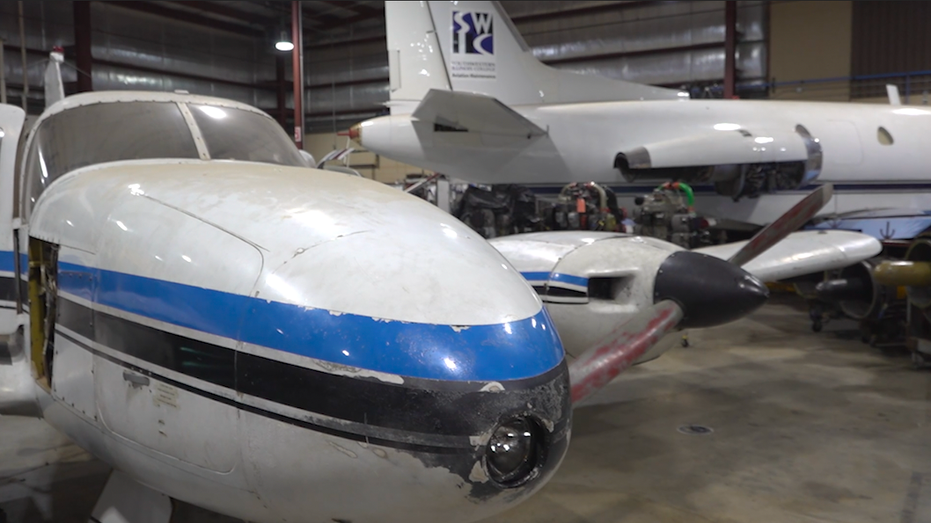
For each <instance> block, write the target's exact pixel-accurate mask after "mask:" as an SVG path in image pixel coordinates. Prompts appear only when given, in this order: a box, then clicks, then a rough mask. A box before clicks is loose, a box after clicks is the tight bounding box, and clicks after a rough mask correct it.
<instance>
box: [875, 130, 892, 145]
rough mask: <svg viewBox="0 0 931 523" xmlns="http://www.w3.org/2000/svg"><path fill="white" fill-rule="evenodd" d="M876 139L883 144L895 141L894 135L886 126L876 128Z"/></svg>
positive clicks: (890, 143)
mask: <svg viewBox="0 0 931 523" xmlns="http://www.w3.org/2000/svg"><path fill="white" fill-rule="evenodd" d="M876 139H877V140H879V143H881V144H883V145H892V143H893V140H892V135H891V134H889V131H887V130H886V128H885V127H879V128H878V129H876Z"/></svg>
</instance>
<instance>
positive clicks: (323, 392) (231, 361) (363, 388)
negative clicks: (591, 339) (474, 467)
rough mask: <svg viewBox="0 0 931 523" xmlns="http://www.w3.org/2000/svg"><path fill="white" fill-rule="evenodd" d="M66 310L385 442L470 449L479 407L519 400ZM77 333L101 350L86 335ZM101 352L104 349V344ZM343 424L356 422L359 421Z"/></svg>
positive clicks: (144, 355) (85, 330)
mask: <svg viewBox="0 0 931 523" xmlns="http://www.w3.org/2000/svg"><path fill="white" fill-rule="evenodd" d="M58 310H59V315H58V320H59V323H60V324H61V325H62V326H63V327H66V328H68V329H69V330H71V331H73V332H75V333H76V334H79V335H80V336H82V337H84V338H87V339H88V340H94V341H96V342H97V343H99V344H101V345H102V346H104V347H107V348H109V349H112V350H114V351H117V352H120V353H123V354H127V355H130V356H133V357H135V358H138V359H139V360H142V361H145V362H147V363H151V364H153V365H155V366H157V367H159V368H164V369H169V370H172V371H175V372H178V373H180V374H183V375H185V376H190V377H193V378H197V379H199V380H203V381H206V382H208V383H212V384H214V385H219V386H221V387H224V388H227V389H231V390H233V391H236V392H238V393H241V394H247V395H249V396H253V397H256V398H260V399H262V400H267V401H270V402H274V403H277V404H281V405H286V406H289V407H292V408H295V409H299V410H302V411H306V412H309V413H314V414H319V415H323V416H327V417H329V418H335V419H336V420H337V422H339V421H349V422H352V423H358V424H363V425H364V426H365V427H366V429H369V432H371V430H376V431H377V430H378V429H379V428H381V429H385V430H384V432H385V433H389V432H390V433H391V434H392V435H394V439H393V440H391V441H389V440H387V439H384V438H382V439H381V440H380V442H379V443H378V444H380V445H385V446H391V447H398V446H399V445H400V446H402V447H403V448H408V447H417V448H422V449H425V448H430V449H431V450H430V452H438V450H437V449H444V450H443V451H444V452H450V451H453V452H457V451H468V450H470V449H471V448H472V446H471V444H470V443H469V436H473V435H476V434H478V433H481V432H483V431H485V430H487V429H488V428H489V427H488V426H486V424H487V423H488V422H490V421H491V420H486V419H482V416H481V415H480V414H479V411H483V412H494V411H496V410H500V411H505V410H508V409H509V408H510V403H512V402H514V400H515V398H514V397H513V395H510V394H497V393H488V392H480V391H479V389H480V388H481V387H482V386H483V385H484V383H483V382H452V383H453V384H451V382H447V381H440V380H425V379H415V380H411V379H410V378H404V380H405V382H404V384H393V383H386V382H383V381H380V380H377V379H375V378H362V377H350V376H341V375H336V374H330V373H327V372H322V371H318V370H314V369H308V368H305V367H300V366H297V365H292V364H289V363H284V362H281V361H277V360H273V359H270V358H265V357H262V356H257V355H254V354H248V353H245V352H240V351H235V350H233V349H230V348H226V347H221V346H218V345H214V344H210V343H206V342H203V341H199V340H194V339H191V338H188V337H185V336H180V335H177V334H172V333H169V332H165V331H163V330H160V329H157V328H154V327H149V326H146V325H142V324H139V323H136V322H133V321H130V320H126V319H123V318H119V317H117V316H114V315H112V314H109V313H106V312H103V311H100V310H93V309H91V308H89V307H87V306H85V305H81V304H78V303H75V302H73V301H70V300H68V299H67V298H61V299H60V300H59V305H58ZM62 334H63V335H64V334H65V333H62ZM69 339H72V338H71V337H69ZM72 341H75V342H76V343H78V344H79V345H81V346H82V347H85V348H87V349H88V350H93V349H92V348H90V347H87V346H86V345H85V344H83V343H80V342H79V341H76V340H73V339H72ZM269 350H271V349H269ZM95 352H96V353H98V354H101V355H103V354H102V353H100V351H95ZM103 356H104V357H107V359H108V360H110V361H113V362H114V363H117V364H119V365H122V366H124V367H131V368H133V369H134V370H137V371H144V372H145V373H146V374H149V375H152V376H153V377H154V378H156V379H159V380H165V381H168V382H170V383H171V384H172V385H174V386H177V387H179V388H183V389H185V390H188V391H191V392H194V393H196V394H199V395H202V396H207V397H210V398H211V399H215V400H217V401H223V402H224V403H229V404H233V405H235V406H236V407H238V408H242V409H244V410H250V411H252V412H255V413H258V414H261V415H263V416H266V417H272V418H274V419H279V420H281V421H285V422H288V423H292V422H294V423H295V424H298V425H300V426H304V427H306V428H311V429H313V430H318V431H320V432H325V433H336V435H339V436H340V437H344V438H347V439H353V440H358V441H369V442H371V443H375V440H377V439H379V438H378V437H373V436H372V435H371V434H368V435H364V434H357V433H353V432H348V431H346V430H341V429H334V428H332V427H325V426H322V425H319V424H316V423H311V422H307V421H306V420H296V419H293V418H290V417H287V416H282V415H280V414H277V413H272V412H268V411H265V410H263V409H257V408H255V407H252V406H249V405H245V404H243V403H240V402H236V401H233V400H229V399H227V398H224V397H222V396H218V395H216V394H212V393H210V392H207V391H203V390H201V389H198V388H196V387H192V386H190V385H186V384H181V383H178V382H176V381H174V380H170V379H167V378H165V377H163V376H156V375H155V374H158V371H157V369H154V370H153V369H141V370H140V369H137V367H136V366H133V365H131V364H129V363H127V362H124V361H121V360H119V359H117V358H112V357H109V356H106V355H103ZM562 372H565V365H564V364H563V365H560V366H557V367H556V368H554V369H553V370H552V371H549V372H547V373H545V374H543V375H541V376H537V377H534V378H529V379H527V380H519V381H513V382H504V383H503V384H502V385H503V386H504V388H505V390H508V391H512V390H513V391H520V390H525V391H526V392H527V393H528V394H530V395H533V393H534V392H533V391H534V390H535V389H536V388H538V387H541V386H542V385H544V384H546V383H548V382H550V381H552V380H553V379H555V378H556V377H557V376H559V374H560V373H562ZM343 425H344V426H347V427H348V426H350V425H351V424H345V423H343ZM399 431H400V432H403V433H404V437H403V438H400V439H403V440H404V441H396V439H398V438H397V437H396V436H397V434H398V433H399ZM386 435H387V434H386ZM438 437H439V439H441V440H443V444H442V445H436V443H437V441H436V440H437V438H438ZM424 443H432V445H431V444H424Z"/></svg>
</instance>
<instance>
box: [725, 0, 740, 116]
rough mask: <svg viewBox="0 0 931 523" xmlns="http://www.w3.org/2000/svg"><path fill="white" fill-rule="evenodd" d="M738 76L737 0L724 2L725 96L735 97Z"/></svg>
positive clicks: (727, 97)
mask: <svg viewBox="0 0 931 523" xmlns="http://www.w3.org/2000/svg"><path fill="white" fill-rule="evenodd" d="M736 77H737V2H736V1H735V0H727V1H726V2H724V98H725V99H731V98H734V95H735V94H736V93H735V89H734V84H735V79H736Z"/></svg>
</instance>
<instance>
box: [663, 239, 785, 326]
mask: <svg viewBox="0 0 931 523" xmlns="http://www.w3.org/2000/svg"><path fill="white" fill-rule="evenodd" d="M768 297H769V290H768V289H767V288H766V286H765V285H763V282H761V281H760V280H758V279H757V278H756V277H755V276H753V275H752V274H750V273H748V272H747V271H745V270H743V269H741V268H740V267H738V266H736V265H734V264H732V263H728V262H727V261H724V260H722V259H719V258H714V257H712V256H708V255H705V254H699V253H696V252H689V251H678V252H675V253H672V254H671V255H669V257H668V258H666V259H665V260H664V261H663V263H662V264H661V265H660V268H659V270H658V271H657V272H656V280H655V282H654V284H653V298H654V302H659V301H661V300H673V301H675V302H676V303H678V304H679V306H680V307H682V310H683V312H684V313H685V317H684V318H683V319H682V322H680V324H679V325H680V326H681V327H683V328H700V327H713V326H715V325H721V324H724V323H728V322H731V321H734V320H737V319H739V318H741V317H743V316H746V315H747V314H749V313H751V312H753V311H755V310H756V309H757V308H759V307H760V306H761V305H763V302H765V301H766V298H768Z"/></svg>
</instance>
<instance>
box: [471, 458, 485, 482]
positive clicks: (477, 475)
mask: <svg viewBox="0 0 931 523" xmlns="http://www.w3.org/2000/svg"><path fill="white" fill-rule="evenodd" d="M469 481H473V482H475V483H485V482H487V481H488V474H486V473H485V469H484V468H483V467H482V464H481V462H479V461H476V462H475V465H474V466H473V467H472V472H470V473H469Z"/></svg>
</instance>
